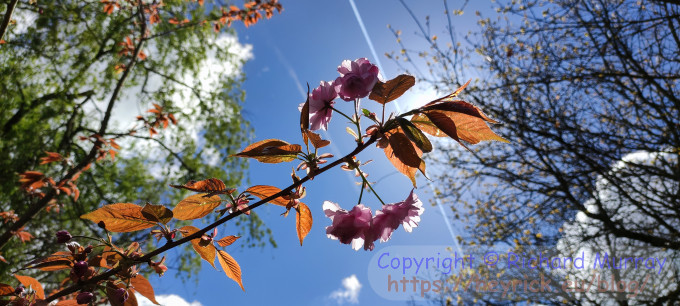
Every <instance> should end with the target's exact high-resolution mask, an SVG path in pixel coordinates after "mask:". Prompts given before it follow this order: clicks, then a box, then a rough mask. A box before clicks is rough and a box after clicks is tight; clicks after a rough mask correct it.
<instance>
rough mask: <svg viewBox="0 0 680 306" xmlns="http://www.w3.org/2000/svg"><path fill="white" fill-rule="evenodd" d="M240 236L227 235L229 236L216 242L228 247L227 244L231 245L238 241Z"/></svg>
mask: <svg viewBox="0 0 680 306" xmlns="http://www.w3.org/2000/svg"><path fill="white" fill-rule="evenodd" d="M239 238H241V237H239V236H227V237H224V238H222V239H220V240H217V241H215V242H217V244H218V245H219V246H221V247H226V246H229V245H231V244H232V243H234V241H236V240H237V239H239Z"/></svg>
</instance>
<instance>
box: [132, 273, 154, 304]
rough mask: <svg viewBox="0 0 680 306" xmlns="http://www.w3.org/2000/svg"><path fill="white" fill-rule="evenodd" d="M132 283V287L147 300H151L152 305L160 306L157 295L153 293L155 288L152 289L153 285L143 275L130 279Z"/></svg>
mask: <svg viewBox="0 0 680 306" xmlns="http://www.w3.org/2000/svg"><path fill="white" fill-rule="evenodd" d="M130 283H131V284H132V286H133V287H134V288H135V290H136V291H137V292H139V294H141V295H143V296H144V297H145V298H147V299H149V301H151V302H152V303H154V304H156V305H160V304H158V301H156V294H155V293H154V292H153V287H151V283H149V281H148V280H147V279H146V278H144V276H142V275H141V274H137V275H135V277H133V278H131V279H130Z"/></svg>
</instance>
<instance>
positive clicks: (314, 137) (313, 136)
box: [305, 130, 331, 149]
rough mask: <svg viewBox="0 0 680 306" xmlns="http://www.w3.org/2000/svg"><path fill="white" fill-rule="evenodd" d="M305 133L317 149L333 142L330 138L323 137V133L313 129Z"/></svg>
mask: <svg viewBox="0 0 680 306" xmlns="http://www.w3.org/2000/svg"><path fill="white" fill-rule="evenodd" d="M305 135H307V138H308V139H309V141H310V142H311V143H312V145H313V146H314V147H315V148H317V149H321V148H323V147H325V146H327V145H329V144H331V142H330V141H329V140H325V139H321V135H319V134H317V133H314V132H312V131H309V130H307V131H305Z"/></svg>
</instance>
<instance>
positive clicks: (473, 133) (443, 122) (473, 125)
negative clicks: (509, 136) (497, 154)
mask: <svg viewBox="0 0 680 306" xmlns="http://www.w3.org/2000/svg"><path fill="white" fill-rule="evenodd" d="M425 115H426V116H427V117H428V119H430V121H431V122H432V123H433V124H434V125H435V126H436V127H437V128H439V129H440V130H442V131H443V132H444V133H445V134H446V135H448V136H449V137H451V138H453V139H455V140H456V141H458V142H460V140H465V141H467V142H469V143H471V144H477V143H479V142H480V141H485V140H496V141H501V142H509V141H507V140H506V139H504V138H503V137H500V136H498V135H497V134H496V133H494V132H493V131H492V130H491V128H489V126H488V125H487V124H486V122H485V120H484V119H482V118H479V117H476V116H470V115H467V114H463V113H457V112H440V111H427V112H425ZM454 133H455V134H454ZM452 135H455V136H456V137H453V136H452Z"/></svg>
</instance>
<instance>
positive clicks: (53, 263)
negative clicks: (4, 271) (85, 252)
mask: <svg viewBox="0 0 680 306" xmlns="http://www.w3.org/2000/svg"><path fill="white" fill-rule="evenodd" d="M72 262H73V255H72V254H71V252H66V251H61V252H56V253H54V254H52V255H49V256H47V257H43V258H39V259H36V260H33V261H31V262H29V263H28V264H27V265H26V266H25V267H24V269H40V270H41V271H58V270H64V269H70V268H71V265H72Z"/></svg>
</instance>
